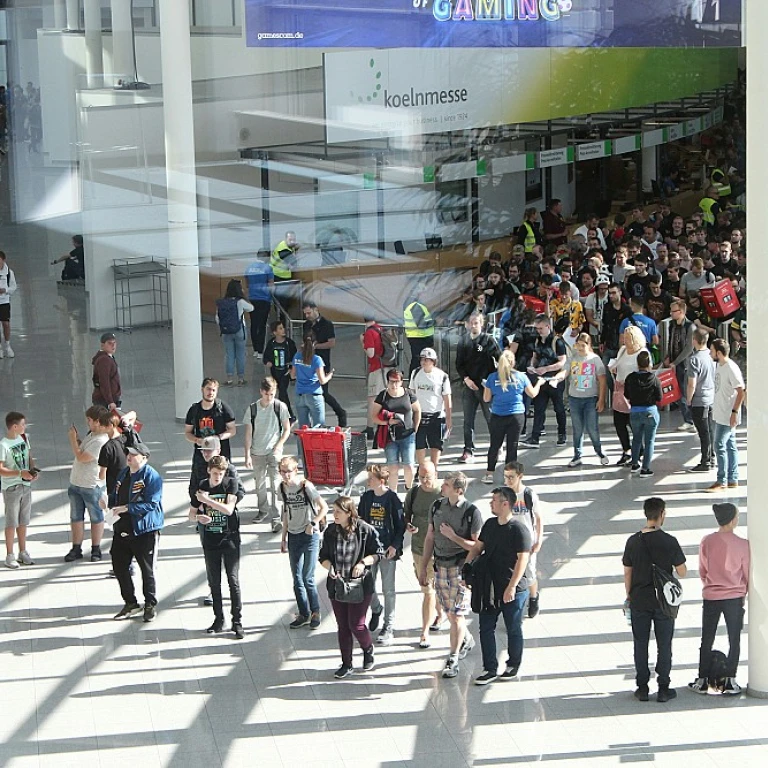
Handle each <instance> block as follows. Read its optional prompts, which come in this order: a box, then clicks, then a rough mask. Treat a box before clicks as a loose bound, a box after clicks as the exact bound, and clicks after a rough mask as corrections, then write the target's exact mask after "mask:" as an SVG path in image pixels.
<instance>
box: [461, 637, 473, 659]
mask: <svg viewBox="0 0 768 768" xmlns="http://www.w3.org/2000/svg"><path fill="white" fill-rule="evenodd" d="M474 647H475V638H474V637H472V635H470V634H469V632H467V634H466V635H464V642H463V643H462V644H461V648H459V659H465V658H466V657H467V654H468V653H469V652H470V651H471V650H472V649H473V648H474Z"/></svg>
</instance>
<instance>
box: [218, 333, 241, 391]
mask: <svg viewBox="0 0 768 768" xmlns="http://www.w3.org/2000/svg"><path fill="white" fill-rule="evenodd" d="M221 340H222V341H223V342H224V370H225V371H226V372H227V379H233V378H234V375H235V364H237V375H238V377H239V378H241V379H242V378H243V376H244V375H245V329H243V330H242V331H238V332H237V333H222V334H221Z"/></svg>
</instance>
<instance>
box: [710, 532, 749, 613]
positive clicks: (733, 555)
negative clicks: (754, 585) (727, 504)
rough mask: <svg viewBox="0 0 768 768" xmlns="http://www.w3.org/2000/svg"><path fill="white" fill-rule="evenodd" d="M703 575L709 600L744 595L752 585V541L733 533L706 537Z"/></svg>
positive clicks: (714, 534)
mask: <svg viewBox="0 0 768 768" xmlns="http://www.w3.org/2000/svg"><path fill="white" fill-rule="evenodd" d="M699 576H700V577H701V581H702V584H703V585H704V589H703V590H702V594H703V597H704V599H705V600H730V599H732V598H734V597H744V595H746V594H747V587H749V542H748V541H747V540H746V539H742V538H741V536H737V535H736V534H735V533H733V532H728V533H723V532H721V531H716V532H715V533H710V534H709V535H708V536H705V537H704V538H703V539H702V540H701V544H700V545H699Z"/></svg>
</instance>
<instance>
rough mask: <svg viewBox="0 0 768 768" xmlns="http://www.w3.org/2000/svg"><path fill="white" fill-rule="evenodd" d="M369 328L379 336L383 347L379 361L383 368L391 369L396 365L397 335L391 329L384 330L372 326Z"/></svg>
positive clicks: (378, 326) (377, 326)
mask: <svg viewBox="0 0 768 768" xmlns="http://www.w3.org/2000/svg"><path fill="white" fill-rule="evenodd" d="M371 328H373V330H374V331H376V333H378V334H379V336H380V337H381V344H382V346H383V347H384V353H383V354H382V355H381V357H379V360H380V361H381V364H382V365H383V366H384V367H385V368H391V367H392V366H393V365H395V364H396V363H397V351H398V349H399V346H398V342H397V333H396V332H395V331H394V330H393V329H392V328H387V329H384V328H382V327H381V326H380V325H372V326H371Z"/></svg>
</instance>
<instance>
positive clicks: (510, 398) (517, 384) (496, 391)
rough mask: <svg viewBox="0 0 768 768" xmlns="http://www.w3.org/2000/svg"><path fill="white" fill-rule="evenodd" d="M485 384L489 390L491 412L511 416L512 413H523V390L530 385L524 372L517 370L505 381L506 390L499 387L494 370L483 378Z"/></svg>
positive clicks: (497, 377) (497, 375) (499, 383)
mask: <svg viewBox="0 0 768 768" xmlns="http://www.w3.org/2000/svg"><path fill="white" fill-rule="evenodd" d="M485 386H486V387H488V389H490V390H491V394H492V395H493V399H492V400H491V413H493V414H495V415H496V416H511V415H512V414H513V413H525V405H524V403H523V392H525V388H526V387H530V386H531V380H530V379H529V378H528V377H527V376H526V375H525V374H524V373H520V372H517V373H515V374H513V375H512V378H511V379H510V380H509V382H507V391H506V392H505V391H504V390H503V389H502V388H501V382H500V381H499V374H498V373H496V372H495V371H494V372H493V373H492V374H490V376H488V378H487V379H486V380H485Z"/></svg>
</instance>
